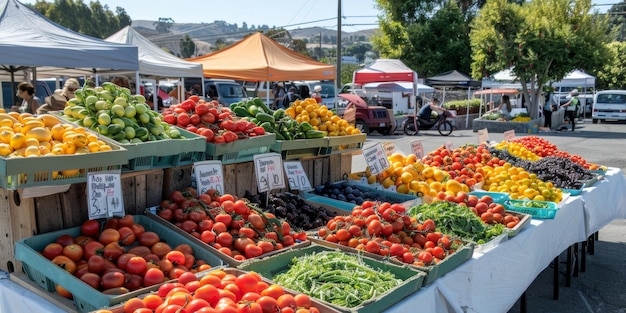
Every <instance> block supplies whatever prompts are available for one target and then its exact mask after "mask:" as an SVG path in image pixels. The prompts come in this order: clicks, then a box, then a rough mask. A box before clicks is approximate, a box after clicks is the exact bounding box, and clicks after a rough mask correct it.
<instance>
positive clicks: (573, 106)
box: [560, 89, 580, 131]
mask: <svg viewBox="0 0 626 313" xmlns="http://www.w3.org/2000/svg"><path fill="white" fill-rule="evenodd" d="M569 95H570V96H571V99H570V100H569V101H567V102H565V103H563V104H561V105H560V107H561V108H562V107H565V117H567V118H568V119H569V122H570V123H571V124H572V131H574V129H576V115H578V105H579V104H580V101H579V100H578V89H574V90H572V91H570V93H569Z"/></svg>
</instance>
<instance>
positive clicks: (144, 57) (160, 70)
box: [105, 26, 204, 105]
mask: <svg viewBox="0 0 626 313" xmlns="http://www.w3.org/2000/svg"><path fill="white" fill-rule="evenodd" d="M105 40H106V41H108V42H114V43H122V44H129V45H134V46H137V49H138V54H139V72H138V75H137V77H136V81H137V82H139V81H140V80H139V76H143V77H146V78H152V79H154V80H155V81H156V86H155V92H156V91H157V90H158V88H159V79H161V78H183V81H182V82H181V84H178V94H179V95H182V94H184V90H183V89H184V78H185V77H200V78H201V79H202V80H203V82H202V86H203V87H202V88H203V89H204V73H203V71H202V64H200V63H195V62H189V61H185V60H183V59H181V58H179V57H176V56H174V55H172V54H170V53H167V52H165V51H164V50H163V49H161V48H159V47H158V46H157V45H155V44H153V43H152V42H151V41H150V40H148V39H146V37H144V36H142V35H141V34H140V33H138V32H137V31H136V30H134V29H133V28H131V27H130V26H126V27H124V28H122V29H121V30H120V31H118V32H117V33H115V34H113V35H111V36H109V37H108V38H106V39H105ZM202 94H204V90H203V91H202ZM178 100H180V99H178ZM154 103H155V105H156V101H154Z"/></svg>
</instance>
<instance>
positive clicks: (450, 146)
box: [446, 140, 454, 151]
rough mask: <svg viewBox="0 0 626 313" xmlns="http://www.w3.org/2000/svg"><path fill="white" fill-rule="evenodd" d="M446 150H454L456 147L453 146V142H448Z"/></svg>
mask: <svg viewBox="0 0 626 313" xmlns="http://www.w3.org/2000/svg"><path fill="white" fill-rule="evenodd" d="M446 149H447V150H448V151H452V150H454V147H453V146H452V141H450V140H448V141H446Z"/></svg>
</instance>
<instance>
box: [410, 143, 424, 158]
mask: <svg viewBox="0 0 626 313" xmlns="http://www.w3.org/2000/svg"><path fill="white" fill-rule="evenodd" d="M411 151H413V154H415V155H416V156H417V158H418V159H420V160H421V159H422V158H423V157H424V146H423V145H422V141H421V140H414V141H411Z"/></svg>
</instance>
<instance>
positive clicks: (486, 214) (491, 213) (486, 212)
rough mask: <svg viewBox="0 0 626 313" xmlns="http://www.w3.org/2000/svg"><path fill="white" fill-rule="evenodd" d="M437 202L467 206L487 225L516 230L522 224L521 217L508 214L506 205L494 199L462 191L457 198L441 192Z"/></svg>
mask: <svg viewBox="0 0 626 313" xmlns="http://www.w3.org/2000/svg"><path fill="white" fill-rule="evenodd" d="M436 200H441V201H448V202H454V203H458V204H460V205H463V206H467V208H468V209H469V210H471V211H472V212H474V214H476V216H478V217H480V219H481V220H482V221H483V222H485V223H486V224H503V225H504V226H506V227H507V228H514V227H515V226H517V224H518V223H519V222H520V219H519V216H517V215H516V214H514V213H511V212H507V211H506V208H505V207H504V205H502V204H500V203H496V202H494V201H493V197H491V196H489V195H484V196H481V197H478V196H476V195H470V194H467V193H466V192H463V191H460V192H458V193H457V194H456V195H455V196H452V195H449V194H446V193H445V192H440V193H439V194H437V198H436Z"/></svg>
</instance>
